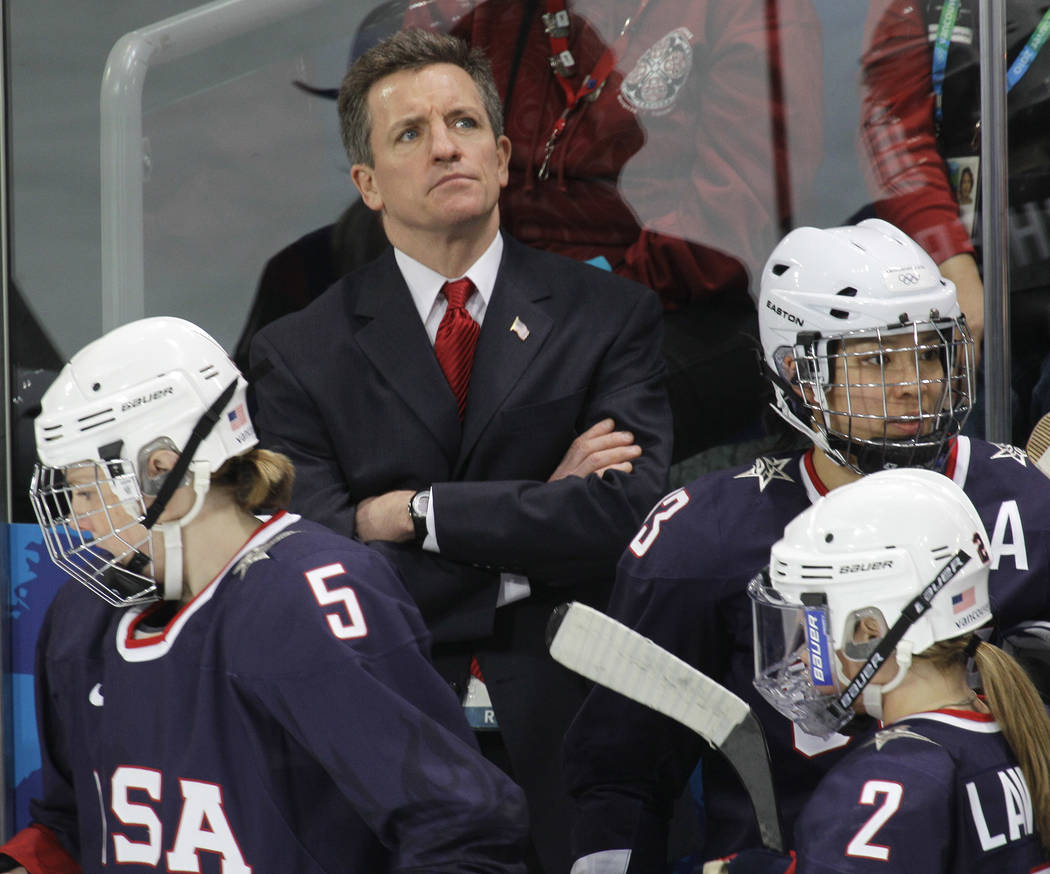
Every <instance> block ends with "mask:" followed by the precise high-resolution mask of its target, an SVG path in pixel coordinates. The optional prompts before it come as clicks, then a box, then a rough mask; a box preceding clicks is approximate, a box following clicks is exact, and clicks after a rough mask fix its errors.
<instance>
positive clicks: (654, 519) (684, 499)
mask: <svg viewBox="0 0 1050 874" xmlns="http://www.w3.org/2000/svg"><path fill="white" fill-rule="evenodd" d="M688 503H689V493H688V492H687V491H686V490H685V489H684V488H683V489H675V490H674V491H673V492H671V494H669V495H668V496H667V497H665V498H664V499H663V500H662V501H660V503H659V504H657V505H656V506H655V507H653V509H652V511H651V512H650V513H649V516H648V518H647V519H646V520H645V522H643V523H642V528H641V530H640V531H639V532H638V533H637V534H635V535H634V539H633V540H632V541H631V552H633V553H634V554H635V555H636V556H638V558H641V557H642V556H643V555H645V554H646V553H647V552H648V551H649V547H650V546H652V545H653V544H654V543H656V538H657V537H659V536H660V526H661V525H662V524H663V523H664V522H666V521H667V520H668V519H670V518H671V517H672V516H673V515H674V514H675V513H677V512H678V511H679V510H681V509H682V507H684V506H685V505H686V504H688Z"/></svg>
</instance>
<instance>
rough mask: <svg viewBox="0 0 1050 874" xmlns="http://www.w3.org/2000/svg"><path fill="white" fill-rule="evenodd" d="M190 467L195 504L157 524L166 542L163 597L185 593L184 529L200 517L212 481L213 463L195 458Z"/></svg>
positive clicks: (177, 597) (173, 599)
mask: <svg viewBox="0 0 1050 874" xmlns="http://www.w3.org/2000/svg"><path fill="white" fill-rule="evenodd" d="M190 471H191V472H192V474H193V492H194V499H193V506H192V507H190V509H189V510H188V511H187V512H186V513H185V514H184V515H183V516H181V517H180V518H178V519H175V520H174V521H172V522H159V523H157V525H156V526H154V527H155V529H156V530H157V532H159V533H160V535H161V537H162V538H163V542H164V580H163V589H164V591H163V592H162V593H161V598H163V599H164V600H165V601H177V600H179V599H180V598H181V597H182V583H183V573H182V529H183V528H185V527H186V526H187V525H189V524H190V522H192V521H193V520H194V519H196V518H197V514H198V513H200V511H201V507H203V506H204V497H205V495H207V493H208V488H209V486H210V485H211V465H209V464H208V463H206V462H203V461H194V462H192V463H191V464H190Z"/></svg>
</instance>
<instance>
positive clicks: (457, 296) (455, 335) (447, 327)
mask: <svg viewBox="0 0 1050 874" xmlns="http://www.w3.org/2000/svg"><path fill="white" fill-rule="evenodd" d="M441 291H442V293H444V295H445V299H446V300H447V301H448V309H446V310H445V315H444V316H442V317H441V324H440V325H438V329H437V337H436V338H435V340H434V355H436V356H437V360H438V364H440V365H441V369H442V370H443V371H444V373H445V379H447V380H448V384H449V387H450V388H451V389H452V393H453V394H454V395H455V396H456V406H457V407H458V409H459V419H460V421H461V422H462V421H463V411H464V410H465V409H466V407H467V388H468V387H469V386H470V366H471V364H472V363H473V362H474V347H475V346H477V345H478V334H480V333H481V326H480V325H479V324H478V323H477V322H475V321H474V319H473V318H472V317H471V315H470V313H468V312H467V310H466V303H467V300H469V299H470V296H471V295H472V294H473V293H474V283H473V282H471V281H470V280H469V279H457V280H455V281H453V282H446V283H445V284H444V285H443V286H441Z"/></svg>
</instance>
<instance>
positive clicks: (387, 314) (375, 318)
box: [318, 250, 461, 468]
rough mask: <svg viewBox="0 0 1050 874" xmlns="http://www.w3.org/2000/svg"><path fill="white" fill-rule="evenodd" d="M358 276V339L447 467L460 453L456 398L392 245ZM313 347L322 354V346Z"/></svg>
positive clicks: (356, 309)
mask: <svg viewBox="0 0 1050 874" xmlns="http://www.w3.org/2000/svg"><path fill="white" fill-rule="evenodd" d="M363 281H364V282H367V283H369V284H368V285H367V286H366V287H364V288H362V290H361V293H360V295H359V297H358V302H357V306H356V308H355V310H354V315H355V316H357V317H358V318H361V319H367V320H368V324H366V325H365V326H364V327H362V328H361V329H360V330H359V331H358V332H357V342H358V345H359V346H360V347H361V351H362V352H363V353H364V354H365V356H367V357H368V359H369V360H370V361H371V362H372V364H373V366H374V367H375V369H376V370H377V371H378V372H379V374H380V378H381V379H383V380H385V381H386V382H388V383H389V384H390V386H391V387H392V388H393V389H394V391H395V392H397V394H398V395H400V396H401V398H402V399H403V400H404V402H405V405H406V406H407V407H408V409H409V410H411V412H412V413H413V414H414V415H416V416H417V417H418V419H419V421H420V422H421V423H422V425H423V426H424V427H426V428H427V429H428V430H429V431H430V432H431V433H433V435H434V437H435V438H436V439H437V441H438V443H439V444H440V445H441V446H442V448H443V449H444V451H445V454H446V455H447V456H448V458H449V467H450V468H451V466H452V464H453V461H454V459H455V458H456V457H457V455H458V454H459V444H460V436H461V426H460V422H459V415H458V413H457V412H456V399H455V397H454V396H453V395H452V390H451V389H450V388H449V385H448V382H447V381H446V380H445V375H444V374H443V373H442V372H441V366H440V365H439V364H438V363H437V359H436V358H435V357H434V349H433V347H432V346H431V345H430V341H429V339H428V338H427V333H426V329H425V328H424V327H423V322H422V321H421V320H420V318H419V312H418V311H417V310H416V308H415V305H414V304H413V302H412V295H411V293H410V292H409V290H408V286H407V285H405V280H404V278H403V277H402V276H401V271H400V270H398V268H397V262H396V261H395V260H394V254H393V250H389V251H388V252H387V254H386V255H384V256H383V258H382V259H381V260H380V261H379V262H377V270H376V272H375V273H374V274H372V275H371V276H368V277H365V278H363ZM318 351H319V354H322V355H323V354H325V351H324V350H323V349H321V350H318ZM349 376H350V377H351V378H352V375H349ZM377 448H378V449H381V448H382V447H377Z"/></svg>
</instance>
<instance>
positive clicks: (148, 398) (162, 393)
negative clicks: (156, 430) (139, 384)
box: [120, 385, 175, 413]
mask: <svg viewBox="0 0 1050 874" xmlns="http://www.w3.org/2000/svg"><path fill="white" fill-rule="evenodd" d="M172 394H175V387H174V386H171V385H168V386H165V387H164V388H158V389H157V390H156V391H151V392H150V393H149V394H145V395H139V396H138V397H137V398H132V399H131V400H130V401H124V403H122V404H121V405H120V411H121V412H122V413H126V412H127V411H128V410H133V409H135V407H141V406H142V405H143V404H150V403H153V401H159V400H160V399H161V398H166V397H167V396H168V395H172Z"/></svg>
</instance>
